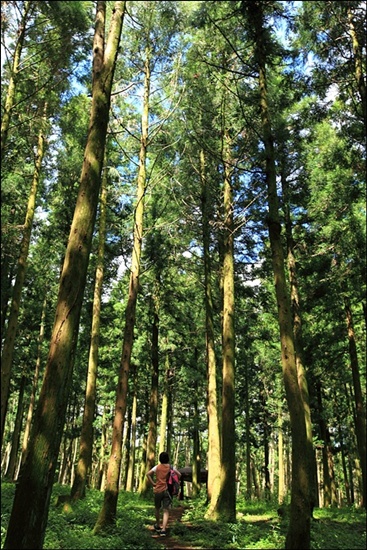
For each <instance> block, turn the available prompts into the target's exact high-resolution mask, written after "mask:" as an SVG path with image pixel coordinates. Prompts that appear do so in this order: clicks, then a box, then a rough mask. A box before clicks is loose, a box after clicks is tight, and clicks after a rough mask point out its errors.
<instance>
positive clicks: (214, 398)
mask: <svg viewBox="0 0 367 550" xmlns="http://www.w3.org/2000/svg"><path fill="white" fill-rule="evenodd" d="M200 181H201V215H202V231H203V254H204V293H205V294H204V299H205V327H206V331H205V338H206V368H207V381H208V389H207V411H208V484H207V487H208V500H209V502H210V505H209V508H208V510H207V512H206V517H207V518H210V517H211V515H212V513H213V511H214V510H215V508H216V505H217V501H218V497H219V492H220V434H219V420H218V395H217V363H216V358H215V345H214V341H215V340H214V321H213V298H212V285H211V262H210V251H209V247H210V230H209V228H210V225H209V221H210V212H211V194H210V189H209V184H208V181H207V176H206V166H205V153H204V151H203V150H201V151H200Z"/></svg>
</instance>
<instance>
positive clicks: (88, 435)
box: [70, 156, 107, 500]
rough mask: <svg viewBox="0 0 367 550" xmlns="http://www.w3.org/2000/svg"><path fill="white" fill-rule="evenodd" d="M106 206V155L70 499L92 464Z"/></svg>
mask: <svg viewBox="0 0 367 550" xmlns="http://www.w3.org/2000/svg"><path fill="white" fill-rule="evenodd" d="M106 209H107V158H106V156H105V161H104V173H103V176H102V187H101V199H100V219H99V236H98V253H97V267H96V276H95V285H94V297H93V314H92V330H91V341H90V348H89V360H88V374H87V385H86V392H85V402H84V412H83V421H82V430H81V434H80V454H79V460H78V464H77V467H76V472H75V477H74V482H73V486H72V488H71V492H70V496H71V498H72V499H73V500H78V499H80V498H84V497H85V489H86V485H87V484H88V476H89V475H90V471H91V467H92V453H93V421H94V411H95V405H96V391H97V370H98V348H99V327H100V319H101V296H102V285H103V264H104V245H105V239H106Z"/></svg>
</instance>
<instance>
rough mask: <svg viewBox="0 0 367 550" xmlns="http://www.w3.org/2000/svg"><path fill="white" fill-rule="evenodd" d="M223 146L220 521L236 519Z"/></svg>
mask: <svg viewBox="0 0 367 550" xmlns="http://www.w3.org/2000/svg"><path fill="white" fill-rule="evenodd" d="M223 147H224V159H223V160H224V188H223V195H224V197H223V207H224V223H223V225H224V245H223V251H224V256H223V329H222V353H223V389H222V444H221V453H222V460H221V481H220V485H221V486H220V495H219V498H218V502H217V506H216V514H217V516H218V518H220V519H221V520H222V521H226V522H229V523H233V522H235V521H236V450H235V425H234V412H235V333H234V304H235V300H234V252H233V246H234V244H233V243H234V236H233V233H234V228H233V199H232V188H231V169H230V166H231V163H230V162H229V161H230V138H229V136H228V134H227V131H224V135H223Z"/></svg>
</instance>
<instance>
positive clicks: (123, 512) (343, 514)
mask: <svg viewBox="0 0 367 550" xmlns="http://www.w3.org/2000/svg"><path fill="white" fill-rule="evenodd" d="M13 494H14V484H10V483H2V487H1V548H3V545H4V540H5V533H6V527H7V522H8V520H9V514H10V510H11V504H12V498H13ZM69 494H70V488H68V487H65V486H63V487H62V486H59V485H55V486H54V489H53V493H52V499H51V505H50V512H49V519H48V525H47V530H46V537H45V543H44V549H45V550H84V549H85V550H87V549H88V550H90V549H91V548H93V549H94V550H99V549H101V550H102V549H103V550H108V549H111V550H112V549H114V550H115V549H116V548H121V549H123V550H148V549H149V550H164V549H165V548H166V549H167V550H210V549H213V550H214V549H223V550H225V549H233V550H244V549H258V550H266V549H281V548H284V540H285V535H286V531H287V521H288V519H287V514H285V515H284V516H283V517H282V518H280V517H279V515H278V513H277V508H278V507H277V505H276V503H262V502H254V503H249V502H247V501H245V500H244V499H242V498H241V497H239V498H238V502H237V523H235V524H226V523H221V522H212V521H208V520H206V519H205V518H204V514H205V509H206V507H205V500H204V497H203V498H200V499H197V500H195V502H193V501H189V500H187V501H184V502H181V501H178V500H177V499H175V501H174V507H173V510H172V512H171V517H170V522H169V524H168V536H167V537H166V538H163V537H159V535H157V534H156V533H155V532H154V529H153V524H154V508H153V499H152V498H149V499H147V498H141V497H140V496H139V495H137V494H135V493H126V492H124V491H121V492H120V495H119V500H118V510H117V517H116V525H114V526H113V527H111V528H109V529H108V530H107V531H106V532H104V533H103V534H99V535H93V534H92V530H93V527H94V525H95V522H96V519H97V516H98V513H99V511H100V508H101V505H102V501H103V493H101V492H100V491H95V490H92V491H88V493H87V496H86V498H85V499H83V500H81V501H79V502H76V503H72V504H68V503H67V502H65V503H62V504H57V499H58V497H59V496H62V495H65V496H67V495H69ZM314 516H315V519H314V520H313V521H312V527H311V548H312V549H313V550H325V549H326V548H327V549H328V550H360V549H361V550H362V549H365V548H366V513H365V510H359V509H355V508H354V507H350V508H341V509H317V510H315V514H314Z"/></svg>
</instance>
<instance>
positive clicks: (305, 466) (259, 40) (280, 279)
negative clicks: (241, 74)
mask: <svg viewBox="0 0 367 550" xmlns="http://www.w3.org/2000/svg"><path fill="white" fill-rule="evenodd" d="M263 17H264V16H263V12H262V5H261V2H254V3H253V7H252V18H253V25H254V28H255V55H256V59H257V62H258V68H259V90H260V112H261V124H262V134H263V135H262V137H263V143H264V147H265V157H266V173H265V175H266V182H267V188H268V206H269V213H268V220H267V222H268V227H269V239H270V246H271V252H272V263H273V272H274V282H275V293H276V299H277V305H278V321H279V331H280V343H281V358H282V370H283V380H284V385H285V392H286V398H287V403H288V409H289V414H290V421H291V433H292V490H291V508H290V521H289V528H288V533H287V537H286V543H285V547H286V548H287V549H296V550H302V549H308V548H309V547H310V525H311V513H310V512H311V506H310V493H309V491H310V489H309V479H310V473H309V462H308V458H307V454H306V453H305V452H304V449H305V448H307V432H306V422H305V415H304V406H303V399H302V394H301V391H300V387H299V383H298V373H297V364H296V354H295V347H294V335H293V322H292V313H291V303H290V296H289V292H288V288H287V284H286V277H285V267H284V254H283V244H282V239H281V224H280V220H279V206H278V196H277V183H276V169H275V156H274V140H273V136H272V131H271V122H270V114H269V108H268V98H267V80H266V68H265V67H266V53H267V52H266V46H265V44H264V41H263V39H264V21H263Z"/></svg>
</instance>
